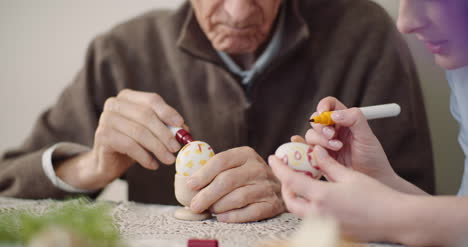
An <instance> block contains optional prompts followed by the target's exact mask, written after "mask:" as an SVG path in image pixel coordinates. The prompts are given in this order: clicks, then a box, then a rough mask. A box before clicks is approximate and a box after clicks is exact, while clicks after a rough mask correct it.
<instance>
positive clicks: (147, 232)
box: [0, 197, 385, 247]
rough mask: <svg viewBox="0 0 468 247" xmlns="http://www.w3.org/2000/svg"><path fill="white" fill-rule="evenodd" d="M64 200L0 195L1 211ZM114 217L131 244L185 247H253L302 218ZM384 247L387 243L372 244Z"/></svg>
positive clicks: (145, 212) (126, 212)
mask: <svg viewBox="0 0 468 247" xmlns="http://www.w3.org/2000/svg"><path fill="white" fill-rule="evenodd" d="M60 204H61V202H58V201H53V200H21V199H12V198H4V197H0V214H5V213H6V214H8V213H12V212H14V211H17V210H26V211H28V212H30V213H31V214H33V215H42V214H44V213H46V212H47V211H48V210H50V209H51V208H54V206H58V205H60ZM112 205H113V207H112V216H113V217H114V221H115V224H116V226H117V227H118V229H119V230H120V233H121V235H122V238H123V239H124V241H125V242H127V243H128V244H129V245H130V246H131V247H147V246H148V247H150V246H151V247H154V246H165V247H186V246H187V241H188V239H191V238H198V239H217V240H218V241H219V244H220V246H221V247H234V246H236V247H237V246H246V247H249V246H252V247H254V246H255V245H256V243H258V242H259V241H265V240H269V239H271V240H274V239H284V238H286V237H287V236H289V235H290V234H291V233H292V232H293V231H295V230H296V229H297V228H298V227H299V224H300V222H301V220H300V219H299V218H298V217H296V216H294V215H292V214H289V213H286V214H282V215H280V216H278V217H275V218H273V219H268V220H264V221H260V222H253V223H243V224H228V223H221V222H218V221H216V219H210V220H206V221H182V220H178V219H176V218H174V217H173V213H174V210H176V209H177V208H178V207H175V206H163V205H149V204H148V205H146V204H138V203H133V202H121V203H112ZM368 246H369V247H371V246H379V247H383V246H385V245H377V244H369V245H368Z"/></svg>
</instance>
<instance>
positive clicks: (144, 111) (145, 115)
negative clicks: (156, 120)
mask: <svg viewBox="0 0 468 247" xmlns="http://www.w3.org/2000/svg"><path fill="white" fill-rule="evenodd" d="M137 114H138V115H137V117H138V119H139V120H140V121H141V122H142V123H150V122H151V120H152V119H153V115H154V112H153V110H152V109H151V108H149V107H142V108H141V109H140V110H139V111H138V113H137Z"/></svg>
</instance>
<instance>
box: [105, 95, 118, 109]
mask: <svg viewBox="0 0 468 247" xmlns="http://www.w3.org/2000/svg"><path fill="white" fill-rule="evenodd" d="M116 101H117V100H116V98H115V97H110V98H108V99H106V102H104V110H105V111H114V109H115V105H116V103H117V102H116Z"/></svg>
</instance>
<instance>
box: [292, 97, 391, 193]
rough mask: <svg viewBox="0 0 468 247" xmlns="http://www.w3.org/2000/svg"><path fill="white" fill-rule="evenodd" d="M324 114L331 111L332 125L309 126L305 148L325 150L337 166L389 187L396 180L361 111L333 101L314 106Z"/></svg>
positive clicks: (333, 99) (328, 98)
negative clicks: (321, 148)
mask: <svg viewBox="0 0 468 247" xmlns="http://www.w3.org/2000/svg"><path fill="white" fill-rule="evenodd" d="M325 111H334V112H333V114H332V115H331V116H332V119H333V121H334V122H335V125H334V126H323V125H321V124H312V129H310V130H309V131H308V132H307V134H306V142H307V143H308V144H310V145H313V146H315V145H320V146H322V147H325V148H327V149H328V150H330V151H331V152H330V154H331V156H332V157H334V158H335V159H336V160H337V161H338V162H339V163H341V164H343V165H344V166H346V167H350V168H352V169H353V170H355V171H358V172H361V173H364V174H366V175H368V176H370V177H373V178H375V179H377V180H379V181H381V182H382V183H384V184H387V185H389V186H392V185H393V184H394V183H395V180H399V179H398V178H399V177H398V176H397V175H396V173H395V171H394V170H393V168H392V167H391V165H390V162H389V161H388V158H387V156H386V154H385V152H384V150H383V148H382V145H381V144H380V142H379V140H378V139H377V137H376V136H375V135H374V133H373V132H372V130H371V128H370V127H369V124H368V123H367V119H366V118H365V116H364V115H363V113H362V112H361V110H359V109H358V108H350V109H347V108H346V106H344V105H343V104H342V103H341V102H340V101H338V100H337V99H336V98H333V97H327V98H324V99H323V100H321V101H320V102H319V104H318V106H317V112H325ZM315 114H318V113H315ZM296 138H297V137H296Z"/></svg>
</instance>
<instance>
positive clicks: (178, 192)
mask: <svg viewBox="0 0 468 247" xmlns="http://www.w3.org/2000/svg"><path fill="white" fill-rule="evenodd" d="M214 155H215V153H214V151H213V149H212V148H211V146H210V145H209V144H208V143H206V142H201V141H193V142H190V143H188V144H187V145H185V146H184V147H183V148H182V149H181V150H180V151H179V154H178V155H177V159H176V164H175V168H176V175H175V179H174V191H175V196H176V199H177V201H178V202H180V203H181V204H182V205H184V206H185V208H181V209H178V210H176V211H175V212H174V217H176V218H177V219H180V220H189V221H197V220H205V219H208V218H211V213H209V212H204V213H201V214H197V213H193V212H191V211H190V209H189V208H188V207H190V203H191V201H192V198H193V197H194V196H195V195H196V194H197V193H198V192H199V191H198V190H192V189H191V188H190V187H188V186H187V180H188V179H189V178H190V176H192V175H193V174H195V172H196V171H198V170H199V169H200V168H202V167H203V166H205V165H206V163H207V162H208V160H209V159H210V158H211V157H213V156H214Z"/></svg>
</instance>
